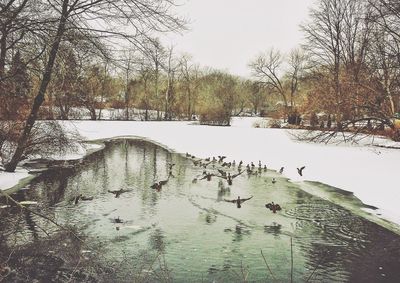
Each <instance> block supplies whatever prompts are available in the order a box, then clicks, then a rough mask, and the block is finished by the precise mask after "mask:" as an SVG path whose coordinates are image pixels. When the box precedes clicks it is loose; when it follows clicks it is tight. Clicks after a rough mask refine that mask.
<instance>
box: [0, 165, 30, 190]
mask: <svg viewBox="0 0 400 283" xmlns="http://www.w3.org/2000/svg"><path fill="white" fill-rule="evenodd" d="M27 177H29V173H28V171H27V170H25V169H17V170H15V172H14V173H8V172H4V171H2V172H0V190H6V189H9V188H12V187H14V186H16V185H17V184H18V183H19V182H20V181H21V180H22V179H25V178H27Z"/></svg>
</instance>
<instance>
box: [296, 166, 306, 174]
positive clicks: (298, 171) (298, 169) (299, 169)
mask: <svg viewBox="0 0 400 283" xmlns="http://www.w3.org/2000/svg"><path fill="white" fill-rule="evenodd" d="M304 168H306V166H303V167H301V168H297V173H299V175H300V176H303V170H304Z"/></svg>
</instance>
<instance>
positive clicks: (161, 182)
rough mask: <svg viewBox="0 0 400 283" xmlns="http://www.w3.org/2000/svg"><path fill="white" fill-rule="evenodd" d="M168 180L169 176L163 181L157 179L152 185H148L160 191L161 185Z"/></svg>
mask: <svg viewBox="0 0 400 283" xmlns="http://www.w3.org/2000/svg"><path fill="white" fill-rule="evenodd" d="M168 181H169V178H168V179H167V180H163V181H159V182H156V183H154V184H153V185H151V186H150V188H152V189H154V190H157V191H161V189H162V186H164V185H165V184H167V183H168Z"/></svg>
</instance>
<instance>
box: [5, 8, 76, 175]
mask: <svg viewBox="0 0 400 283" xmlns="http://www.w3.org/2000/svg"><path fill="white" fill-rule="evenodd" d="M68 1H69V0H64V1H63V2H62V12H61V17H60V22H59V24H58V28H57V34H56V36H55V38H54V42H53V44H52V46H51V50H50V54H49V60H48V61H47V65H46V69H45V71H44V74H43V79H42V82H41V84H40V87H39V91H38V94H37V95H36V97H35V99H34V101H33V105H32V109H31V113H30V114H29V116H28V119H27V120H26V124H25V127H24V130H23V132H22V135H21V136H20V138H19V140H18V145H17V148H16V150H15V152H14V155H13V157H12V158H11V161H10V162H9V163H7V164H6V165H5V171H6V172H14V171H15V168H16V167H17V164H18V162H19V161H20V160H21V157H22V155H23V153H24V150H25V146H26V142H27V141H28V138H29V135H30V133H31V131H32V128H33V125H34V124H35V122H36V119H37V116H38V112H39V108H40V106H41V105H42V103H43V101H44V95H45V93H46V89H47V86H48V84H49V82H50V80H51V75H52V72H53V66H54V62H55V60H56V57H57V53H58V49H59V46H60V42H61V39H62V37H63V35H64V32H65V24H66V22H67V17H68Z"/></svg>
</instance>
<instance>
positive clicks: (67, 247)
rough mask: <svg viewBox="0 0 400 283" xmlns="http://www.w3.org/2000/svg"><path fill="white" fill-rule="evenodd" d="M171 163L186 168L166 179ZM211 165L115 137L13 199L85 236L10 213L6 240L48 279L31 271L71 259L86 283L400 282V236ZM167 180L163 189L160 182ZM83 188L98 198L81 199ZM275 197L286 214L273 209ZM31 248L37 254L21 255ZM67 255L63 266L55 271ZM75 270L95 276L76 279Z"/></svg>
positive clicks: (0, 216)
mask: <svg viewBox="0 0 400 283" xmlns="http://www.w3.org/2000/svg"><path fill="white" fill-rule="evenodd" d="M171 163H174V164H176V165H175V166H174V167H173V169H172V175H171V176H170V177H169V178H168V175H169V166H168V164H171ZM255 163H256V162H255ZM210 166H211V165H209V167H210ZM203 170H204V169H203V168H200V167H198V166H195V165H194V163H193V161H192V159H190V158H186V157H185V156H182V155H179V154H175V153H171V152H169V151H167V150H166V149H164V148H162V147H160V146H157V145H155V144H153V143H150V142H146V141H142V140H115V141H112V142H107V143H106V147H105V148H104V150H101V151H98V152H96V153H94V154H92V155H90V156H88V157H86V158H85V159H84V160H83V161H82V162H80V163H79V164H78V163H77V164H75V166H74V167H73V168H69V169H62V170H51V171H48V172H46V173H44V174H42V175H41V176H40V177H38V178H36V179H35V180H34V181H33V182H32V183H31V184H30V185H29V186H28V187H27V188H26V189H24V190H21V191H19V192H18V193H16V194H15V195H14V197H15V198H17V199H18V200H30V201H37V202H38V204H37V205H32V206H30V208H31V209H32V210H35V211H38V212H40V213H42V214H45V215H47V216H49V217H51V218H52V219H54V220H55V221H56V222H57V223H59V224H62V225H68V226H69V227H74V229H75V231H77V233H79V235H81V236H80V237H81V241H79V240H71V237H72V236H71V235H69V236H68V235H63V234H62V233H61V232H62V231H60V228H58V226H56V225H54V224H53V223H51V222H49V221H47V220H44V219H43V218H41V217H38V216H37V215H35V214H32V213H21V210H20V209H19V208H15V207H11V208H2V209H0V227H1V230H0V231H1V240H2V242H3V245H5V246H7V248H8V250H12V249H11V248H10V247H25V248H24V249H22V248H19V249H17V250H19V252H14V255H12V256H11V260H10V264H11V263H13V262H14V264H16V265H17V264H21V265H23V264H25V265H28V264H31V265H33V266H35V264H36V265H40V266H35V270H36V271H32V270H30V269H26V268H25V272H27V273H30V272H31V273H32V272H33V273H35V272H36V273H37V269H40V268H42V269H44V270H45V271H44V272H43V274H42V275H38V274H36V273H35V274H33V275H32V274H30V276H31V278H35V276H36V278H39V279H40V278H45V277H46V276H48V277H52V278H53V279H54V278H58V279H57V280H60V281H63V280H61V279H60V278H62V276H61V277H60V270H61V267H60V266H65V268H67V267H68V268H69V269H70V270H75V271H73V272H72V273H71V272H70V273H69V274H70V275H69V277H68V276H66V277H65V278H67V279H68V278H69V279H71V278H75V280H77V281H90V280H88V278H91V279H93V281H106V282H107V281H110V280H112V281H116V282H125V281H126V282H133V281H138V282H145V281H148V282H155V281H174V282H232V281H241V282H243V281H245V280H244V279H246V280H247V281H248V282H265V281H267V282H290V281H291V280H293V282H347V281H350V282H399V280H400V236H399V235H397V234H395V233H393V232H391V231H389V230H387V229H385V228H383V227H381V226H379V225H377V224H374V223H372V222H369V221H367V220H365V219H363V218H361V217H360V216H357V215H354V214H352V213H351V212H350V211H348V210H346V209H344V208H341V207H340V206H337V205H334V204H332V203H330V202H328V201H325V200H323V199H320V198H318V197H315V196H313V195H311V194H308V193H306V192H304V191H303V190H301V189H300V188H299V187H298V186H297V185H295V184H293V183H290V182H289V181H288V180H287V179H285V178H282V176H281V175H280V174H277V173H276V172H275V171H272V170H268V171H267V172H264V171H263V172H262V174H261V176H248V175H247V174H246V173H244V174H241V175H240V176H238V177H237V178H235V179H234V180H233V185H232V186H228V184H227V182H226V181H225V180H223V179H221V178H217V177H215V176H214V177H212V178H211V181H207V180H199V181H197V182H196V183H193V182H192V180H193V179H194V178H195V177H196V176H201V175H202V172H203ZM207 170H208V171H210V172H214V171H215V172H216V169H213V168H212V167H210V168H209V169H207ZM224 170H225V169H224ZM230 170H231V172H235V173H236V172H237V168H231V169H230ZM272 178H275V179H276V180H277V182H276V183H275V184H273V183H272V182H271V180H272ZM167 179H168V182H167V183H166V184H165V185H164V186H163V187H162V189H161V190H155V189H152V188H150V187H151V185H152V184H154V183H155V182H156V181H160V180H167ZM222 180H223V188H221V186H220V185H219V183H220V181H222ZM120 189H123V190H124V191H125V192H123V193H122V194H120V195H119V196H118V197H116V195H115V193H110V192H109V191H117V190H120ZM79 194H82V195H83V196H85V197H93V199H92V200H79V201H77V202H76V201H75V197H76V196H77V195H79ZM237 196H241V197H242V198H247V197H250V196H253V198H252V199H250V200H248V201H246V202H245V203H243V204H242V207H241V208H237V206H236V205H235V204H233V203H229V202H225V201H224V199H227V200H231V199H236V198H237ZM271 201H274V202H275V203H278V204H280V206H281V207H282V210H281V211H278V212H277V213H272V211H270V210H268V209H266V208H265V204H266V203H268V202H271ZM2 202H5V200H2ZM116 219H120V220H121V221H118V220H117V221H116ZM116 222H122V223H116ZM10 223H12V225H10ZM60 233H61V235H62V236H60ZM49 238H50V239H51V240H49ZM30 243H31V244H32V243H33V244H34V245H31V246H29V244H30ZM291 243H292V244H291ZM3 251H4V249H3ZM261 251H262V252H263V255H264V257H265V260H264V259H263V256H262V255H261ZM1 253H2V252H1V251H0V254H1ZM26 254H34V255H35V257H36V259H35V260H33V261H32V260H31V261H28V260H25V261H23V260H21V258H24V257H25V258H26ZM291 254H292V255H291ZM38 255H46V256H47V257H50V258H51V259H52V260H51V262H52V263H47V262H48V261H49V260H47V261H46V260H42V261H41V260H40V257H38ZM2 256H3V257H4V256H5V254H2ZM18 257H19V259H18ZM38 258H39V259H38ZM58 259H62V263H60V264H59V266H56V267H54V266H53V265H54V261H56V262H57V260H58ZM292 259H293V264H291V261H292ZM13 260H14V261H13ZM27 262H28V263H27ZM47 265H52V267H51V268H48V267H43V266H47ZM292 266H293V270H292V271H291V267H292ZM27 270H28V271H27ZM77 270H84V271H82V272H86V277H85V276H83V275H82V276H81V277H77V275H76V274H77ZM88 270H90V275H88V273H89V272H88ZM73 274H75V275H73ZM72 275H73V276H75V277H72ZM40 276H42V277H40ZM55 276H56V277H55ZM57 276H58V277H57ZM10 278H11V277H10ZM65 278H64V279H65ZM79 278H80V279H79ZM291 278H292V279H291ZM53 279H52V280H53ZM54 280H55V279H54ZM57 280H55V281H57ZM49 281H50V280H49ZM65 281H68V280H66V279H65Z"/></svg>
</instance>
